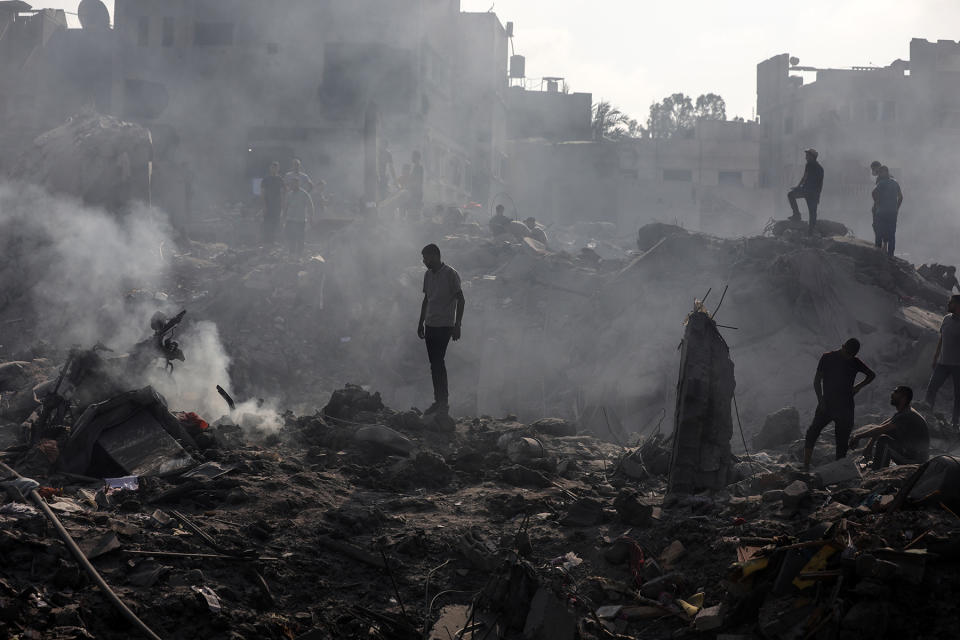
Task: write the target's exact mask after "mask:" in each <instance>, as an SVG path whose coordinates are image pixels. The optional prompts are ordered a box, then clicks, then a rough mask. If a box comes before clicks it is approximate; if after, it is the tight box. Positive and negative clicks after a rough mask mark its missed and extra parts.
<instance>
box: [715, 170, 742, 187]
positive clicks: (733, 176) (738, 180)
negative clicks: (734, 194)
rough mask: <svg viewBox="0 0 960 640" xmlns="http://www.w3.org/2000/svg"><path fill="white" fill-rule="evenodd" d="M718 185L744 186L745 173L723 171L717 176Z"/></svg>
mask: <svg viewBox="0 0 960 640" xmlns="http://www.w3.org/2000/svg"><path fill="white" fill-rule="evenodd" d="M717 183H718V184H728V185H736V186H738V187H742V186H743V171H721V172H720V173H718V174H717Z"/></svg>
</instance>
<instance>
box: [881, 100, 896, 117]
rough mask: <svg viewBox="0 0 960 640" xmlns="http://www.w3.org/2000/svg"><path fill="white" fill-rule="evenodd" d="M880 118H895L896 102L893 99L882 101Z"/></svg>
mask: <svg viewBox="0 0 960 640" xmlns="http://www.w3.org/2000/svg"><path fill="white" fill-rule="evenodd" d="M880 119H881V120H882V121H883V122H893V121H894V120H896V119H897V103H896V102H894V101H893V100H884V101H883V110H882V111H881V112H880Z"/></svg>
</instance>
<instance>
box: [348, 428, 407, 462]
mask: <svg viewBox="0 0 960 640" xmlns="http://www.w3.org/2000/svg"><path fill="white" fill-rule="evenodd" d="M353 439H354V440H356V441H357V442H366V443H369V444H375V445H379V446H381V447H383V448H385V449H389V450H390V451H396V452H397V453H402V454H403V455H405V456H409V455H410V454H411V453H413V450H414V445H413V442H411V441H410V439H409V438H407V437H406V436H405V435H403V434H402V433H400V432H399V431H394V430H393V429H391V428H390V427H387V426H384V425H382V424H373V425H367V426H363V427H360V428H358V429H357V430H356V431H354V432H353Z"/></svg>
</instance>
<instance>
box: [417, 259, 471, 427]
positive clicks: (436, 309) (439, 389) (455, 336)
mask: <svg viewBox="0 0 960 640" xmlns="http://www.w3.org/2000/svg"><path fill="white" fill-rule="evenodd" d="M421 253H422V255H423V264H424V266H425V267H426V268H427V271H426V273H424V274H423V304H421V305H420V322H419V323H417V337H419V338H420V339H421V340H424V341H425V342H426V344H427V357H428V358H429V360H430V376H431V378H432V379H433V404H432V405H430V407H429V408H428V409H427V410H426V411H425V412H424V415H428V414H433V413H437V414H443V415H448V413H449V411H450V393H449V389H448V387H447V366H446V363H445V362H444V358H445V357H446V354H447V345H448V344H450V340H453V341H457V340H459V339H460V325H461V323H462V322H463V309H464V306H465V301H464V298H463V289H462V288H461V286H460V274H458V273H457V271H456V270H455V269H454V268H453V267H451V266H450V265H448V264H444V263H443V261H442V260H441V259H440V248H439V247H438V246H437V245H435V244H428V245H427V246H425V247H424V248H423V251H422V252H421Z"/></svg>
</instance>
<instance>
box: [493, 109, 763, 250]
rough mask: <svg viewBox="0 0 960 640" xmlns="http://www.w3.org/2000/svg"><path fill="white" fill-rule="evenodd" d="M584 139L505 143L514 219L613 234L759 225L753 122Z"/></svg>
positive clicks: (584, 120)
mask: <svg viewBox="0 0 960 640" xmlns="http://www.w3.org/2000/svg"><path fill="white" fill-rule="evenodd" d="M580 121H581V127H580V128H579V129H574V128H570V129H568V131H571V132H572V131H576V130H582V129H584V128H585V130H586V135H581V136H580V137H575V138H567V139H560V140H558V139H549V138H546V137H544V136H536V135H534V136H531V137H526V138H522V139H515V140H512V141H511V168H512V182H511V187H512V193H514V198H515V199H516V201H517V206H518V209H519V210H521V213H522V216H526V215H533V216H534V217H536V218H538V219H544V220H556V221H558V222H561V223H563V224H571V223H574V222H577V221H581V220H590V221H596V222H609V223H612V224H614V225H616V226H617V227H618V228H619V229H620V230H621V231H623V232H626V231H628V230H632V229H636V228H637V227H638V226H641V225H643V224H646V223H647V222H650V221H652V220H659V221H662V222H670V223H678V224H681V225H683V226H685V227H687V228H691V229H697V230H702V231H710V232H724V233H726V232H730V231H731V230H738V231H743V230H746V229H749V228H751V227H753V228H756V227H757V226H758V225H759V226H761V227H762V223H763V222H764V221H766V220H767V218H769V213H767V212H768V211H769V208H770V194H768V193H765V192H763V191H762V190H760V189H759V183H758V176H759V135H758V130H757V129H758V126H757V123H755V122H735V121H719V120H716V121H708V120H702V121H699V122H697V123H696V124H695V125H694V127H693V128H692V129H691V130H690V131H689V132H687V135H681V136H675V137H671V138H664V139H661V138H625V139H620V140H599V141H597V140H591V139H590V138H589V134H590V109H589V103H587V106H586V107H585V108H583V109H582V112H581V114H580Z"/></svg>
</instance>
